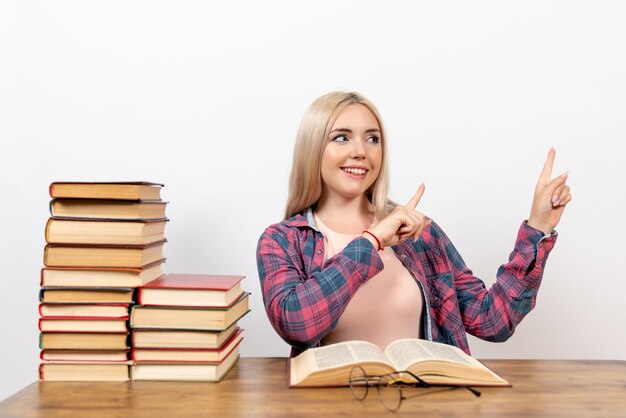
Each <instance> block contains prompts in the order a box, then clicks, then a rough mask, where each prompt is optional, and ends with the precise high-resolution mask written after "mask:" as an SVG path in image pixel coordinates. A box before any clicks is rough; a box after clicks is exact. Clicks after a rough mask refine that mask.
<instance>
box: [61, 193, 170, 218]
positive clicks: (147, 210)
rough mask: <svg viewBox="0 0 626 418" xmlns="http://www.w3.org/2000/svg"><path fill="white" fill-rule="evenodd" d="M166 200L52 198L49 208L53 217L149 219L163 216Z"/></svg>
mask: <svg viewBox="0 0 626 418" xmlns="http://www.w3.org/2000/svg"><path fill="white" fill-rule="evenodd" d="M167 204H168V202H163V201H160V200H136V201H133V200H130V201H129V200H107V199H71V198H64V199H52V200H51V201H50V205H49V209H50V215H51V216H52V217H55V218H64V219H65V218H68V219H72V218H85V219H108V220H119V219H126V220H151V219H163V218H165V217H166V216H165V208H166V206H167Z"/></svg>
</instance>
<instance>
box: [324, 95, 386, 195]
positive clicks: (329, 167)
mask: <svg viewBox="0 0 626 418" xmlns="http://www.w3.org/2000/svg"><path fill="white" fill-rule="evenodd" d="M382 158H383V148H382V142H381V132H380V126H379V125H378V121H377V120H376V117H375V116H374V115H373V114H372V112H371V111H370V110H369V109H368V108H367V107H365V106H364V105H362V104H352V105H349V106H348V107H346V108H345V109H344V110H343V111H342V112H341V113H340V114H339V116H338V117H337V119H336V120H335V123H333V126H332V127H331V128H330V133H329V134H328V138H327V144H326V147H325V148H324V153H323V154H322V182H323V188H324V189H323V193H325V194H326V195H327V197H330V198H332V197H340V198H344V199H346V198H347V199H352V198H356V197H360V196H362V195H363V194H364V193H365V192H366V191H367V189H369V187H370V186H371V185H372V184H373V183H374V181H375V180H376V178H377V177H378V173H379V172H380V165H381V164H382Z"/></svg>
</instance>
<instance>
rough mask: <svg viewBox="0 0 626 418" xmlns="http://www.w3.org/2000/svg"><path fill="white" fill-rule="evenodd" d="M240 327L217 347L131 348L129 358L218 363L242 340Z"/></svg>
mask: <svg viewBox="0 0 626 418" xmlns="http://www.w3.org/2000/svg"><path fill="white" fill-rule="evenodd" d="M242 331H243V330H242V329H239V330H238V331H237V332H235V333H234V334H233V335H232V336H231V337H230V338H229V339H228V341H226V343H225V344H224V345H223V346H222V347H220V348H217V349H195V348H133V349H132V350H131V358H132V359H133V360H134V361H145V362H157V363H162V362H174V363H177V362H191V363H220V362H222V361H223V360H224V359H225V358H226V357H228V355H229V354H230V353H231V352H232V351H233V350H234V349H235V347H237V346H238V345H239V344H240V343H241V341H242V340H243V336H242V335H241V333H242Z"/></svg>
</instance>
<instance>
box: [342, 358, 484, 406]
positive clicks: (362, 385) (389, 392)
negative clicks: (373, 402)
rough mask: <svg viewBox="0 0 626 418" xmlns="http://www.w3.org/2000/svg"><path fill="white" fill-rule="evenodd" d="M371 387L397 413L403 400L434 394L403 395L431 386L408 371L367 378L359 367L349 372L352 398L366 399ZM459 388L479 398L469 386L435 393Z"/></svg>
mask: <svg viewBox="0 0 626 418" xmlns="http://www.w3.org/2000/svg"><path fill="white" fill-rule="evenodd" d="M372 386H376V392H377V393H378V400H379V401H380V403H382V404H383V406H384V407H385V408H387V409H388V410H389V411H397V410H398V409H400V406H401V405H402V401H404V400H405V399H410V398H414V397H416V396H423V395H426V394H429V393H434V392H433V391H429V392H425V393H415V394H411V395H405V393H404V390H405V389H407V388H430V387H431V385H429V384H428V383H427V382H425V381H424V380H422V379H421V378H420V377H419V376H416V375H414V374H413V373H411V372H409V371H400V372H394V373H388V374H383V375H378V376H372V375H369V376H368V375H367V374H365V370H363V368H362V367H361V366H354V367H353V368H352V370H351V371H350V390H351V391H352V396H354V397H355V398H356V399H358V400H359V401H362V400H364V399H365V398H366V397H367V393H368V391H369V388H370V387H372ZM459 388H466V389H467V390H469V391H470V392H472V393H473V394H474V395H475V396H476V397H478V396H480V392H479V391H477V390H476V389H474V388H471V387H469V386H450V387H445V388H444V389H442V390H437V391H436V392H440V391H443V390H453V389H459Z"/></svg>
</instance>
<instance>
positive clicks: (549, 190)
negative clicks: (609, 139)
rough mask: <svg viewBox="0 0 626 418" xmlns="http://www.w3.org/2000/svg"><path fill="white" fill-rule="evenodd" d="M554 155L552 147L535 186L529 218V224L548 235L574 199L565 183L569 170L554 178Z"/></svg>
mask: <svg viewBox="0 0 626 418" xmlns="http://www.w3.org/2000/svg"><path fill="white" fill-rule="evenodd" d="M554 155H555V151H554V148H550V151H549V152H548V158H547V159H546V163H545V164H544V166H543V170H542V171H541V176H540V177H539V181H538V182H537V187H536V188H535V198H534V199H533V206H532V209H531V210H530V217H529V218H528V225H530V226H532V227H533V228H535V229H538V230H540V231H543V232H544V233H545V234H546V235H549V234H551V233H552V230H553V229H554V228H555V227H556V226H557V224H558V223H559V221H560V220H561V215H563V211H564V210H565V206H566V205H567V204H568V203H569V202H570V201H571V200H572V194H571V193H570V188H569V186H568V185H567V184H566V183H565V182H566V181H567V172H565V173H563V174H561V175H560V176H558V177H557V178H555V179H552V166H553V164H554Z"/></svg>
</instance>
